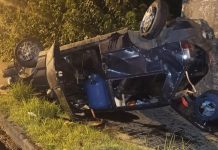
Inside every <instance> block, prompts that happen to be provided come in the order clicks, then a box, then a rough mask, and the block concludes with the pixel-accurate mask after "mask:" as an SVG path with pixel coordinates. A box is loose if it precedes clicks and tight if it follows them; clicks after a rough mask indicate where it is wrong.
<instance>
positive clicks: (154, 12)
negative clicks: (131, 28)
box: [140, 0, 169, 39]
mask: <svg viewBox="0 0 218 150" xmlns="http://www.w3.org/2000/svg"><path fill="white" fill-rule="evenodd" d="M168 12H169V10H168V5H167V3H166V2H165V1H163V0H156V1H154V2H153V3H152V4H151V5H150V6H149V7H148V9H147V11H146V12H145V15H144V17H143V19H142V22H141V25H140V35H141V36H143V37H144V38H147V39H151V38H155V37H157V36H158V35H159V34H160V32H161V30H162V29H163V27H164V25H165V24H166V21H167V17H168Z"/></svg>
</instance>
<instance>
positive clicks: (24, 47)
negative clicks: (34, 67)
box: [17, 41, 41, 62]
mask: <svg viewBox="0 0 218 150" xmlns="http://www.w3.org/2000/svg"><path fill="white" fill-rule="evenodd" d="M40 50H41V48H40V46H39V45H38V44H37V43H35V42H33V41H25V42H23V43H21V44H20V45H19V47H18V49H17V56H18V58H19V59H20V60H21V61H24V62H27V61H30V60H33V59H35V58H37V57H38V54H39V52H40Z"/></svg>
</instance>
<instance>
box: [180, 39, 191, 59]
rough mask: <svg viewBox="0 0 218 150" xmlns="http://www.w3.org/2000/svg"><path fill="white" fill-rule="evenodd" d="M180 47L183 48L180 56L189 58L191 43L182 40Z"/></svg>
mask: <svg viewBox="0 0 218 150" xmlns="http://www.w3.org/2000/svg"><path fill="white" fill-rule="evenodd" d="M180 47H181V48H182V50H183V55H182V58H183V59H185V60H187V59H190V58H191V54H190V52H191V50H192V49H193V45H192V44H191V43H189V42H188V41H182V42H180Z"/></svg>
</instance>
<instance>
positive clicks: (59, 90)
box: [46, 42, 73, 119]
mask: <svg viewBox="0 0 218 150" xmlns="http://www.w3.org/2000/svg"><path fill="white" fill-rule="evenodd" d="M60 60H61V56H60V48H59V46H58V44H56V42H54V44H53V45H52V47H51V48H50V49H49V50H48V52H47V56H46V76H47V80H48V84H49V86H50V89H51V90H52V91H53V92H54V93H55V95H56V96H57V99H58V102H59V103H60V105H61V107H62V109H64V110H65V111H66V112H67V113H68V114H69V116H70V117H71V119H72V116H73V112H72V109H71V107H70V102H69V101H68V100H67V99H66V96H65V94H64V90H63V89H64V88H63V86H64V85H63V84H62V83H61V82H60V80H59V78H60V77H61V76H62V73H63V72H62V71H61V69H60V68H59V67H58V63H59V62H60Z"/></svg>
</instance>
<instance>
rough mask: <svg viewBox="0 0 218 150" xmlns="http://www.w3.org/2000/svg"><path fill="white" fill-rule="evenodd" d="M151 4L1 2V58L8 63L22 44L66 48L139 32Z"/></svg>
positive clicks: (59, 0)
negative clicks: (104, 36) (114, 34)
mask: <svg viewBox="0 0 218 150" xmlns="http://www.w3.org/2000/svg"><path fill="white" fill-rule="evenodd" d="M150 1H151V0H146V1H145V0H137V1H132V0H118V1H116V0H83V1H81V0H55V1H54V0H20V1H18V0H0V56H3V57H4V58H6V59H9V58H10V57H8V56H12V54H13V50H14V48H15V46H16V43H18V42H19V41H20V40H22V39H24V38H28V37H36V38H38V39H39V40H40V41H41V42H42V43H43V44H44V47H45V48H46V47H49V46H51V43H52V42H53V41H54V40H57V41H59V42H60V44H67V43H70V42H75V41H78V40H82V39H84V38H90V37H93V36H96V35H100V34H105V33H108V32H112V31H116V30H119V29H121V28H124V27H128V28H131V29H138V28H139V23H140V21H141V19H142V17H143V15H144V13H145V10H146V8H147V4H148V3H150Z"/></svg>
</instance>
